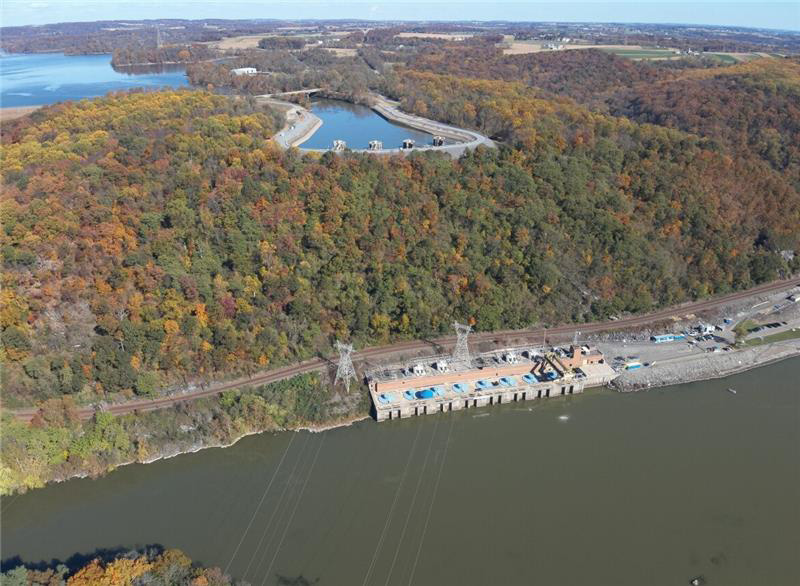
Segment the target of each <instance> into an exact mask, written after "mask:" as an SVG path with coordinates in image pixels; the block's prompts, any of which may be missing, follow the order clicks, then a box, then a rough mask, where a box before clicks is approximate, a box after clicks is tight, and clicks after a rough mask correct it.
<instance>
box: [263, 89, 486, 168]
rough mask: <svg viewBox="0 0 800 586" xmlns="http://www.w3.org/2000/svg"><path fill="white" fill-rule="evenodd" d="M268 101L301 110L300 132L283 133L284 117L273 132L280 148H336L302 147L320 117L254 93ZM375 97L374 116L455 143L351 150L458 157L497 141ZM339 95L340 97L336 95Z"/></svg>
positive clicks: (320, 123) (354, 150)
mask: <svg viewBox="0 0 800 586" xmlns="http://www.w3.org/2000/svg"><path fill="white" fill-rule="evenodd" d="M257 97H261V98H263V99H266V100H268V101H270V100H271V101H272V103H273V104H279V105H282V106H290V109H289V112H290V113H292V114H293V115H294V116H295V120H296V116H297V113H300V112H302V116H303V122H304V123H305V124H304V126H303V127H302V128H300V129H298V132H299V134H298V135H297V136H296V137H291V135H290V136H286V137H283V136H282V135H284V134H286V133H287V132H290V131H288V130H287V128H289V127H290V126H291V121H288V120H287V124H286V126H284V127H283V128H282V129H281V130H280V131H279V132H278V133H276V134H275V135H273V137H272V138H273V140H275V141H276V142H277V143H278V144H279V145H281V146H282V147H283V148H287V149H288V148H292V147H296V148H299V149H300V150H301V151H303V152H307V153H325V152H329V151H331V152H335V151H333V150H332V149H305V148H301V147H300V145H301V144H303V143H304V142H306V141H307V140H309V139H310V138H311V137H312V136H314V133H315V132H316V131H317V130H319V128H320V126H322V124H323V121H322V119H320V118H319V117H318V116H317V115H316V114H314V113H313V112H312V111H311V110H309V109H307V108H304V107H303V106H300V105H297V104H292V103H290V102H283V101H281V100H276V99H275V98H272V97H269V98H267V97H266V96H257ZM372 97H373V99H374V101H373V103H371V104H368V105H367V107H368V108H369V109H370V110H372V111H373V112H374V113H375V114H376V115H377V116H380V117H381V118H383V119H384V120H386V121H388V122H389V123H391V124H395V125H397V126H400V127H403V128H408V129H411V130H417V131H421V132H425V133H427V134H430V135H431V136H435V135H441V136H444V137H445V138H449V139H450V140H453V141H456V142H455V143H454V144H446V145H443V146H432V145H425V146H420V147H414V148H413V149H402V148H392V149H379V150H370V149H348V150H350V151H351V152H356V153H369V154H373V155H391V154H398V153H400V154H408V153H410V152H416V151H440V152H445V153H447V154H449V155H450V156H451V157H453V158H458V157H460V156H461V155H462V154H463V153H464V151H465V150H467V149H472V148H476V147H478V146H480V145H484V146H487V147H489V148H494V147H495V146H496V145H495V144H494V142H493V141H492V140H491V139H490V138H488V137H486V136H483V135H482V134H480V133H477V132H474V131H472V130H467V129H465V128H456V127H454V126H450V125H448V124H444V123H443V122H437V121H436V120H429V119H427V118H421V117H419V116H415V115H413V114H406V113H405V112H401V111H400V110H398V109H397V107H396V106H395V105H394V104H392V103H390V102H389V101H388V100H387V99H386V98H383V97H381V96H372ZM336 99H340V98H336ZM341 101H344V102H347V103H351V104H355V103H356V102H352V101H350V100H343V99H342V100H341ZM307 121H312V122H313V123H312V124H311V125H310V126H309V125H308V124H309V123H308V122H307Z"/></svg>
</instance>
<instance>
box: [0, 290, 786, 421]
mask: <svg viewBox="0 0 800 586" xmlns="http://www.w3.org/2000/svg"><path fill="white" fill-rule="evenodd" d="M794 286H800V280H798V279H797V278H793V279H788V280H781V281H773V282H772V283H767V284H765V285H760V286H758V287H753V288H752V289H748V290H746V291H739V292H736V293H731V294H729V295H725V296H723V297H718V298H715V299H709V300H705V301H697V302H693V303H685V304H683V305H679V306H676V307H671V308H667V309H662V310H660V311H656V312H653V313H648V314H645V315H639V316H633V317H629V318H625V319H620V320H617V321H606V322H592V323H583V324H571V325H564V326H558V327H554V328H548V329H546V330H545V329H543V328H540V329H535V330H504V331H497V332H478V333H475V334H472V336H471V338H470V339H471V340H472V341H474V342H481V341H495V342H496V343H498V344H501V345H507V344H508V343H510V342H511V341H522V340H530V341H532V342H536V341H539V340H541V339H542V336H543V335H545V334H552V335H558V334H562V335H563V334H570V333H572V332H574V331H575V330H580V332H581V333H584V334H586V333H592V332H600V331H603V330H619V329H628V328H632V327H636V326H644V325H648V324H650V323H653V322H657V321H661V320H665V319H669V318H671V317H675V316H681V315H685V314H687V313H694V312H698V311H705V310H709V309H714V308H717V307H721V306H725V305H727V304H729V303H732V302H734V301H739V300H742V299H747V298H748V297H752V296H754V295H763V294H767V293H774V292H777V291H781V290H784V289H790V288H792V287H794ZM434 344H435V345H441V346H452V345H453V344H455V336H447V337H444V338H439V339H437V340H432V341H425V340H412V341H408V342H398V343H396V344H391V345H389V346H378V347H373V348H366V349H364V350H361V351H359V352H356V353H354V355H353V358H354V360H355V361H357V362H364V361H366V360H375V359H381V358H385V357H389V356H391V355H393V354H396V353H398V352H417V351H420V350H426V349H430V347H431V346H432V345H434ZM331 360H333V361H335V358H333V359H331ZM330 363H331V362H330V361H328V360H324V359H322V358H313V359H310V360H306V361H304V362H301V363H299V364H295V365H292V366H284V367H282V368H277V369H275V370H270V371H268V372H265V373H262V374H257V375H253V376H251V377H242V378H239V379H236V380H232V381H228V382H221V383H217V384H213V385H211V386H209V387H208V388H206V389H201V390H198V391H192V392H187V393H181V394H175V395H170V396H168V397H163V398H159V399H151V400H144V399H137V400H133V401H127V402H125V403H118V404H115V405H109V406H107V407H106V408H105V410H106V411H108V412H110V413H113V414H115V415H124V414H127V413H133V412H135V411H139V412H144V411H154V410H156V409H163V408H165V407H170V406H172V405H175V404H177V403H180V402H182V401H191V400H194V399H199V398H201V397H209V396H211V395H216V394H219V393H221V392H223V391H227V390H230V389H236V388H241V387H245V386H253V385H261V384H267V383H272V382H277V381H280V380H283V379H287V378H291V377H293V376H296V375H298V374H303V373H307V372H321V371H324V370H325V369H326V368H327V366H328V365H329V364H330ZM10 411H11V413H13V414H14V415H15V416H16V417H18V418H19V419H22V420H24V421H30V420H31V419H32V418H33V416H34V415H35V414H36V412H37V409H36V408H28V409H18V410H10ZM77 412H78V415H79V416H80V418H81V419H89V418H91V417H92V416H93V415H94V413H95V409H94V408H93V407H81V408H79V409H78V410H77Z"/></svg>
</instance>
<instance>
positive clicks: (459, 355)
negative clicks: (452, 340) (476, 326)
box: [453, 322, 472, 364]
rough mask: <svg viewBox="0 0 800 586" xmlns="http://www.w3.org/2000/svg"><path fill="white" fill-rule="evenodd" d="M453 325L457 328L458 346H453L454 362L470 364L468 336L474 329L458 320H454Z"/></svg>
mask: <svg viewBox="0 0 800 586" xmlns="http://www.w3.org/2000/svg"><path fill="white" fill-rule="evenodd" d="M453 327H454V328H455V329H456V336H457V337H458V338H457V340H456V347H455V348H453V362H455V363H463V364H469V361H470V357H469V346H468V345H467V338H469V333H470V332H471V331H472V327H470V326H465V325H464V324H460V323H458V322H453Z"/></svg>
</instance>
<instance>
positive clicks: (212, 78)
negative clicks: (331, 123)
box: [186, 48, 382, 100]
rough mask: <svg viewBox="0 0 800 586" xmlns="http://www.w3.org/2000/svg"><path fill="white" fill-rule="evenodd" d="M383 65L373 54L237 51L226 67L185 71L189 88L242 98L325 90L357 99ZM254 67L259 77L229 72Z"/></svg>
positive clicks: (215, 65)
mask: <svg viewBox="0 0 800 586" xmlns="http://www.w3.org/2000/svg"><path fill="white" fill-rule="evenodd" d="M381 65H382V62H381V61H380V59H379V57H377V56H376V55H375V54H374V52H371V51H364V56H362V55H361V54H358V55H355V56H353V57H337V56H336V55H334V54H333V53H331V52H330V51H328V50H327V49H323V48H312V49H308V50H305V51H302V52H298V51H289V50H284V49H270V50H257V51H256V50H251V51H240V52H239V55H237V56H236V57H235V58H232V59H228V60H227V61H226V62H225V63H211V62H204V63H193V64H191V65H189V66H188V67H187V68H186V74H187V75H188V77H189V81H190V82H191V83H192V85H195V86H199V87H204V88H207V89H214V88H225V89H226V91H235V92H236V93H242V94H251V95H259V94H270V93H276V92H288V91H294V90H299V89H304V88H315V87H324V88H325V89H326V90H328V91H330V92H334V93H336V94H339V95H343V96H346V97H348V98H351V99H356V100H357V99H358V98H359V97H360V96H363V95H364V94H365V92H366V91H367V89H368V88H370V87H376V86H377V83H378V79H377V76H376V71H375V68H376V67H381ZM236 67H255V68H256V69H257V70H258V71H259V74H258V75H235V74H232V73H231V69H232V68H236Z"/></svg>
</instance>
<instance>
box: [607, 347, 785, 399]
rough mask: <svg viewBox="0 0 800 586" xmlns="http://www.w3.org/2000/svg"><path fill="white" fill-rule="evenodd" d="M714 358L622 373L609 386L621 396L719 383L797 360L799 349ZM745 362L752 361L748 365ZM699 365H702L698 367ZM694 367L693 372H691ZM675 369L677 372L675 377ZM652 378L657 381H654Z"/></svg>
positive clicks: (769, 349)
mask: <svg viewBox="0 0 800 586" xmlns="http://www.w3.org/2000/svg"><path fill="white" fill-rule="evenodd" d="M782 349H783V351H782ZM759 350H760V351H761V352H760V354H759ZM715 358H717V360H715V359H714V358H713V357H709V356H698V357H694V358H693V359H692V360H689V361H682V362H680V363H677V364H669V365H655V366H650V367H648V368H647V369H643V370H636V371H633V372H632V373H623V374H622V375H620V376H619V377H617V378H616V379H614V380H613V381H612V382H611V383H610V385H609V386H610V387H611V388H612V389H613V390H615V391H617V392H620V393H636V392H639V391H647V390H649V389H657V388H663V387H670V386H673V385H684V384H689V383H696V382H703V381H707V380H719V379H723V378H728V377H730V376H736V375H737V374H742V373H744V372H747V371H750V370H754V369H756V368H761V367H764V366H770V365H772V364H777V363H778V362H782V361H784V360H789V359H792V358H800V346H787V345H785V344H784V343H783V342H775V343H774V344H770V345H766V346H762V347H754V348H745V349H742V350H737V351H734V352H732V353H730V354H722V355H717V356H716V357H715ZM748 358H749V359H750V360H751V361H748ZM731 360H737V362H736V364H728V365H726V364H725V362H730V361H731ZM702 361H704V362H705V363H704V364H700V365H698V363H699V362H702ZM659 366H660V367H659ZM693 367H694V368H695V370H692V368H693ZM676 369H677V370H678V371H679V372H677V373H676ZM654 377H655V378H656V380H653V378H654Z"/></svg>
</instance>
